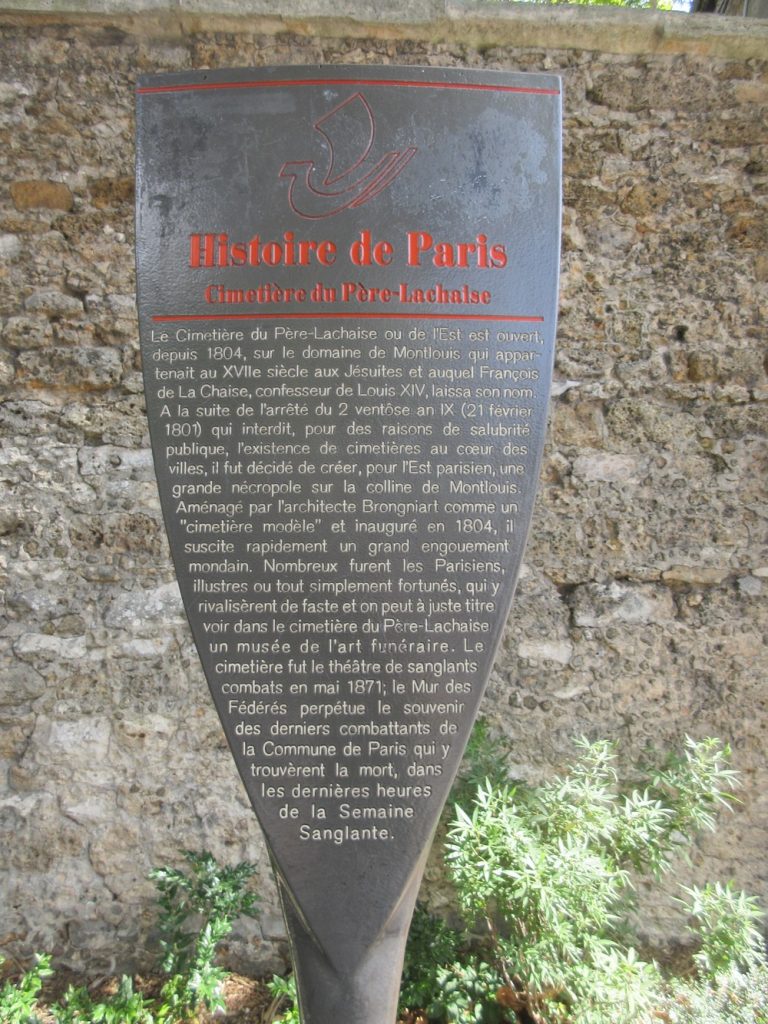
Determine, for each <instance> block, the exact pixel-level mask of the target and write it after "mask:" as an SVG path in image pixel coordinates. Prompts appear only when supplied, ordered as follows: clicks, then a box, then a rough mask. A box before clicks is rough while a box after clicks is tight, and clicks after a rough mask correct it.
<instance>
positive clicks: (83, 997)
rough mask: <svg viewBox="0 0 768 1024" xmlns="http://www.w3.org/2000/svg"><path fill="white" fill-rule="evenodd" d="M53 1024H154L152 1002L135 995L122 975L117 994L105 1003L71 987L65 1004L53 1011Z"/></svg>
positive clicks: (127, 980)
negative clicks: (54, 1023)
mask: <svg viewBox="0 0 768 1024" xmlns="http://www.w3.org/2000/svg"><path fill="white" fill-rule="evenodd" d="M53 1012H54V1018H55V1020H56V1024H154V1021H155V1018H154V1016H153V1015H152V1011H151V1003H150V1002H149V1001H148V1000H147V999H145V998H144V996H143V995H142V994H141V993H140V992H135V991H134V988H133V981H132V979H131V978H129V977H127V976H126V975H123V976H122V978H121V979H120V983H119V985H118V988H117V992H116V993H115V994H114V995H113V996H110V997H109V998H108V999H107V1000H105V1001H103V1002H102V1001H97V1000H94V999H93V998H92V997H91V995H90V993H89V992H88V990H87V989H86V988H82V987H80V988H73V987H72V986H70V987H69V988H68V989H67V991H66V993H65V995H64V1003H63V1004H61V1005H58V1006H55V1007H54V1008H53Z"/></svg>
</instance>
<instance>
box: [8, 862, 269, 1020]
mask: <svg viewBox="0 0 768 1024" xmlns="http://www.w3.org/2000/svg"><path fill="white" fill-rule="evenodd" d="M184 857H185V858H186V860H187V863H188V865H189V867H188V870H187V871H186V872H184V871H179V870H177V869H176V868H169V867H164V868H158V869H157V870H155V871H153V872H152V873H151V875H150V878H152V880H153V881H154V883H155V886H156V888H157V892H158V904H159V915H158V918H159V920H158V924H159V930H160V945H161V948H162V952H163V960H162V970H163V971H164V973H166V974H167V975H168V977H167V979H166V981H165V983H164V984H163V986H162V988H161V990H160V994H159V996H158V997H157V998H156V999H149V998H147V997H146V996H144V995H143V994H142V993H140V992H136V991H135V990H134V986H133V981H132V979H131V978H129V977H126V976H125V975H124V976H123V977H122V978H121V979H120V982H119V984H118V988H117V992H116V993H115V994H114V995H112V996H110V997H108V998H107V999H103V1000H97V999H94V998H93V997H92V996H91V994H90V993H89V992H88V990H87V989H86V988H83V987H78V988H75V987H72V986H70V987H69V988H68V989H67V991H66V993H65V995H64V999H63V1001H62V1003H60V1004H57V1005H55V1006H53V1007H52V1008H51V1010H52V1014H53V1017H54V1020H55V1021H56V1024H178V1022H180V1021H188V1020H191V1019H193V1017H194V1016H195V1014H196V1013H197V1012H198V1011H199V1010H200V1009H201V1008H205V1009H206V1010H208V1011H210V1012H214V1011H216V1010H219V1009H223V1008H224V999H223V996H222V983H223V982H224V980H225V978H226V976H227V974H226V971H224V970H222V969H221V968H220V967H218V966H217V965H216V964H215V962H214V958H215V955H216V948H217V946H218V943H219V942H220V941H221V939H222V938H224V936H225V935H227V934H228V933H229V932H230V931H231V929H232V923H233V921H234V920H235V918H236V917H238V916H240V915H241V914H252V913H254V910H255V907H256V903H257V902H258V899H257V897H256V894H255V893H253V892H251V891H250V890H248V889H247V888H246V886H247V884H248V881H249V880H250V878H251V876H252V875H253V874H254V871H255V868H254V866H253V865H251V864H248V863H242V864H238V865H237V866H236V867H233V868H226V867H222V866H221V865H220V864H218V863H217V861H216V860H215V858H214V857H213V856H212V855H211V854H210V853H191V852H185V854H184ZM49 973H50V972H49ZM1 1006H2V1004H0V1007H1ZM28 1021H29V1024H32V1022H33V1021H34V1018H24V1017H21V1018H19V1019H18V1024H27V1022H28ZM0 1024H6V1020H5V1017H4V1016H2V1014H1V1013H0ZM9 1024H17V1021H16V1019H15V1018H14V1019H12V1020H11V1021H10V1022H9Z"/></svg>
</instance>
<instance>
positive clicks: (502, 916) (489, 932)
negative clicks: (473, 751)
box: [401, 736, 768, 1024]
mask: <svg viewBox="0 0 768 1024" xmlns="http://www.w3.org/2000/svg"><path fill="white" fill-rule="evenodd" d="M482 739H483V737H482V736H481V741H482ZM579 746H580V754H579V756H578V758H577V759H576V761H575V763H574V764H573V765H572V766H571V769H570V770H569V772H568V773H567V774H565V775H562V776H558V777H556V778H555V779H553V780H551V781H549V782H546V783H544V784H543V785H540V786H536V787H531V786H526V785H522V784H516V785H511V784H509V783H508V782H507V781H506V778H505V772H506V768H505V763H504V758H503V756H501V755H500V753H499V751H498V749H497V748H492V754H491V756H490V758H489V757H488V756H485V757H484V764H485V765H487V766H488V767H489V768H490V769H491V771H492V773H493V778H492V779H487V780H486V781H483V782H481V783H480V785H478V786H476V789H475V793H474V797H473V799H472V804H471V807H469V809H466V810H465V809H464V808H462V807H461V806H457V807H456V809H455V815H454V818H453V821H452V823H451V825H450V827H449V831H448V839H447V842H446V860H447V864H448V868H449V872H450V876H451V879H452V881H453V883H454V886H455V889H456V895H457V899H458V903H459V907H460V909H461V911H462V913H463V915H464V918H465V922H466V925H465V929H464V933H463V934H460V935H455V934H454V937H453V940H452V941H453V948H454V959H453V961H452V962H450V963H448V962H446V959H445V957H446V955H447V954H448V953H450V950H439V951H438V944H437V943H430V941H429V940H428V939H427V941H425V940H424V938H423V936H422V935H421V931H422V929H423V927H424V925H423V918H421V917H419V916H417V918H416V919H415V920H416V924H415V931H414V933H413V935H412V937H411V939H410V940H409V953H408V954H407V956H406V973H405V982H406V984H405V985H404V988H403V996H402V997H401V1005H403V1006H408V1007H409V1008H410V1009H413V1008H414V1006H415V1005H416V1003H415V1000H418V1005H419V1006H420V1009H422V1010H423V1011H425V1012H426V1013H427V1014H428V1015H429V1017H430V1018H431V1019H433V1020H436V1021H442V1022H447V1024H453V1022H457V1024H458V1022H464V1021H467V1022H469V1021H476V1022H484V1024H497V1022H500V1021H508V1022H510V1024H511V1022H515V1021H518V1020H526V1019H527V1020H535V1021H540V1022H543V1024H641V1022H646V1021H651V1020H652V1019H658V1018H659V1016H662V1017H663V1016H665V1015H666V1017H667V1019H668V1020H670V1021H676V1020H678V1019H679V1020H680V1021H683V1020H685V1021H686V1024H687V1022H688V1020H689V1019H690V1020H691V1021H693V1017H691V1018H684V1017H682V1016H680V1015H681V1014H682V1013H684V1012H687V1010H685V1005H687V1004H688V1003H689V1004H691V1005H693V1003H694V1002H695V1000H696V999H699V998H703V995H702V993H703V992H704V991H705V990H707V988H708V987H709V988H710V989H711V991H712V994H713V999H714V1000H715V1001H716V1000H717V999H720V1000H721V1001H723V1000H725V1001H726V1002H727V1000H728V999H731V1001H733V999H735V998H736V996H734V993H736V992H738V993H740V994H739V996H738V998H739V999H740V1000H741V1002H740V1005H743V1006H746V1005H752V1002H757V1003H759V1000H760V998H762V996H761V995H760V994H759V992H761V991H762V989H761V985H762V984H763V982H762V981H761V978H762V975H761V974H760V971H761V970H763V967H762V965H763V964H764V960H763V958H762V954H761V946H760V938H759V932H758V931H757V929H756V927H755V925H756V920H757V916H758V913H757V910H756V908H755V906H754V902H753V901H751V900H749V899H748V898H747V897H745V896H743V895H742V894H738V893H735V892H733V891H732V890H730V889H728V888H727V887H717V886H715V887H707V888H706V889H704V890H689V891H688V893H689V897H690V899H691V900H692V904H691V907H690V908H689V909H690V912H691V913H692V914H693V915H694V917H695V918H696V919H697V922H698V933H699V936H700V939H699V941H700V944H701V950H700V952H699V954H697V960H696V962H697V965H698V967H699V977H698V979H697V981H696V982H695V986H698V987H697V988H696V987H695V986H694V985H691V986H689V989H686V990H685V991H684V989H683V987H682V985H681V984H679V985H677V986H676V987H675V986H672V987H670V985H669V984H668V983H667V982H666V981H665V979H664V978H663V976H662V973H661V971H660V970H659V968H658V967H657V966H656V965H655V964H653V963H646V962H644V961H643V960H642V959H641V958H640V957H639V956H638V954H637V952H636V951H635V949H634V948H633V946H632V943H631V940H630V938H628V936H629V935H630V933H629V925H628V914H629V911H630V910H631V908H632V903H633V900H632V896H633V879H634V878H635V877H636V876H637V875H638V874H640V873H642V874H645V875H650V876H652V877H657V876H659V875H661V874H663V873H664V872H666V871H668V870H669V868H670V866H671V864H672V862H673V859H674V857H675V855H676V854H678V853H680V852H684V850H685V847H686V846H687V845H689V844H690V842H691V839H692V837H693V836H694V835H695V834H696V833H698V832H699V831H701V830H702V829H704V828H714V826H715V821H716V812H717V810H718V808H719V807H722V806H727V805H728V804H729V802H730V801H731V799H732V797H731V790H732V789H733V788H734V786H735V783H736V777H735V773H734V772H733V770H732V769H731V768H730V767H729V764H728V761H729V756H730V751H729V750H728V748H727V747H726V746H723V745H722V744H721V743H720V742H719V741H717V740H714V739H705V740H701V741H698V742H695V741H693V740H690V739H689V740H687V741H686V744H685V747H684V750H683V751H682V754H680V755H677V756H674V757H668V758H666V759H665V760H664V761H663V762H662V764H661V765H660V766H658V767H655V768H646V769H644V770H643V769H640V768H635V769H633V771H632V775H633V777H634V778H635V779H636V780H639V781H635V783H634V784H633V785H630V786H626V785H623V784H622V782H621V781H620V779H619V775H618V771H617V756H616V750H615V747H614V745H613V744H611V743H608V742H604V741H601V742H595V743H588V742H586V741H581V742H580V744H579ZM486 755H487V751H486ZM476 768H477V766H474V767H470V770H469V772H468V773H467V774H468V776H469V777H470V778H471V777H472V776H473V775H474V776H475V778H477V770H476ZM466 791H467V790H466V783H465V784H464V788H463V789H460V790H459V795H460V796H462V795H464V796H465V795H466ZM478 929H479V931H478ZM418 950H421V953H418V952H416V951H418ZM409 964H411V965H416V964H418V972H419V974H420V976H421V977H422V978H423V979H425V981H424V983H423V984H422V985H421V986H420V985H419V984H418V983H416V982H415V980H414V975H413V973H412V967H409ZM726 968H727V969H728V970H729V971H730V974H729V975H728V977H729V979H730V981H729V982H728V986H729V987H728V986H726V987H727V991H728V994H727V995H726V994H724V993H725V991H726V990H725V989H724V986H725V984H726V983H725V980H724V976H723V974H722V972H723V970H724V969H726ZM734 971H735V972H737V973H738V979H737V978H736V975H735V974H734ZM739 972H740V973H739ZM750 972H751V973H750ZM718 976H719V978H720V980H716V979H717V977H718ZM428 978H429V979H434V982H432V981H431V980H430V981H429V982H427V981H426V979H428ZM747 979H751V981H748V980H747ZM430 986H432V988H431V992H430V990H429V989H430ZM715 986H719V987H717V988H716V987H715ZM756 992H757V993H758V994H757V995H755V993H756ZM753 997H754V998H753ZM686 1000H687V1003H686ZM750 1000H751V1001H752V1002H750ZM675 1015H677V1016H675ZM715 1019H717V1018H712V1020H713V1021H714V1020H715ZM721 1019H722V1024H726V1022H730V1021H731V1018H730V1017H726V1016H723V1017H722V1018H721ZM747 1019H749V1021H750V1024H753V1022H754V1024H757V1022H758V1021H759V1022H760V1024H763V1018H762V1017H757V1016H753V1017H752V1018H745V1020H747ZM733 1021H734V1024H736V1022H737V1021H738V1024H742V1018H741V1017H739V1018H736V1017H734V1018H733ZM766 1024H768V1022H766Z"/></svg>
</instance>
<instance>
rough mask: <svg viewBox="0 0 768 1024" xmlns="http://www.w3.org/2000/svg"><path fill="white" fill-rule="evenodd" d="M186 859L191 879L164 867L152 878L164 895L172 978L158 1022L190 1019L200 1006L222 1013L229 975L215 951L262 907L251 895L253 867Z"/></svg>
mask: <svg viewBox="0 0 768 1024" xmlns="http://www.w3.org/2000/svg"><path fill="white" fill-rule="evenodd" d="M184 856H185V858H186V860H187V862H188V864H189V872H188V873H185V872H183V871H179V870H177V869H175V868H167V867H165V868H158V869H157V870H155V871H153V872H152V873H151V874H150V878H151V879H152V881H153V882H154V883H155V886H156V888H157V891H158V894H159V896H158V903H159V906H160V920H159V925H160V935H161V939H160V944H161V947H162V950H163V970H164V971H165V972H166V973H167V974H168V975H169V978H168V980H167V981H166V983H165V984H164V985H163V988H162V990H161V1006H160V1007H159V1009H158V1010H157V1011H156V1018H157V1020H158V1021H159V1022H160V1021H172V1020H176V1019H181V1020H185V1019H188V1018H189V1017H190V1016H191V1015H192V1014H194V1013H195V1011H196V1010H197V1008H198V1007H199V1006H204V1007H205V1008H206V1009H207V1010H208V1011H210V1012H213V1011H215V1010H218V1009H223V1007H224V1001H223V998H222V995H221V985H222V982H223V980H224V978H225V977H226V972H225V971H224V970H222V969H221V968H220V967H217V966H216V965H215V964H214V962H213V960H214V956H215V954H216V947H217V945H218V943H219V942H220V941H221V940H222V939H223V938H224V936H225V935H228V934H229V932H230V931H231V930H232V922H233V921H234V920H235V918H237V917H239V916H240V915H241V914H253V913H254V912H255V908H256V904H257V902H258V897H257V896H256V894H255V893H253V892H250V891H249V890H248V889H246V885H247V883H248V880H249V879H250V878H251V877H252V875H253V874H254V873H255V870H256V869H255V867H254V865H252V864H249V863H247V862H243V863H241V864H238V865H236V866H235V867H233V868H226V867H222V866H221V865H220V864H218V863H217V861H216V859H215V858H214V857H213V856H212V855H211V854H210V853H201V854H200V853H192V852H190V851H186V852H185V853H184ZM190 921H192V922H194V924H195V925H196V927H195V928H194V929H193V928H191V927H190Z"/></svg>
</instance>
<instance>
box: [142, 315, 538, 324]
mask: <svg viewBox="0 0 768 1024" xmlns="http://www.w3.org/2000/svg"><path fill="white" fill-rule="evenodd" d="M189 320H486V321H496V322H498V323H525V324H543V323H544V317H543V316H508V315H496V314H493V313H477V314H475V313H170V314H158V315H156V316H153V317H152V321H153V323H157V324H167V323H181V322H183V321H189Z"/></svg>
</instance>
